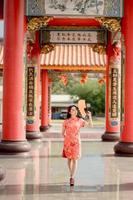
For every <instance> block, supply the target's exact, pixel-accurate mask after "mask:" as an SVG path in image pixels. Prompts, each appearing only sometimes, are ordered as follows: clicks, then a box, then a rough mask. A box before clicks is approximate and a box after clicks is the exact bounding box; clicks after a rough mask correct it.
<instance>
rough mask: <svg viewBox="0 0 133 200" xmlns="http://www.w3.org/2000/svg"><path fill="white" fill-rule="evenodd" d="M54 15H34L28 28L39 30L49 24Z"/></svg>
mask: <svg viewBox="0 0 133 200" xmlns="http://www.w3.org/2000/svg"><path fill="white" fill-rule="evenodd" d="M52 19H53V17H34V18H32V19H30V20H29V22H28V26H27V29H28V30H29V31H37V30H39V29H40V28H41V27H43V26H47V25H48V23H49V21H50V20H52Z"/></svg>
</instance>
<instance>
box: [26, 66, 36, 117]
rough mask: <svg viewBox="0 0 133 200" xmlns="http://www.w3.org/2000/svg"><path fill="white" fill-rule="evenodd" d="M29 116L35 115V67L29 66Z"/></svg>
mask: <svg viewBox="0 0 133 200" xmlns="http://www.w3.org/2000/svg"><path fill="white" fill-rule="evenodd" d="M27 70H28V71H27V116H29V117H33V116H34V86H35V83H34V73H35V69H34V67H28V68H27Z"/></svg>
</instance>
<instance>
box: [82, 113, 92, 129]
mask: <svg viewBox="0 0 133 200" xmlns="http://www.w3.org/2000/svg"><path fill="white" fill-rule="evenodd" d="M84 120H85V121H86V125H89V126H91V127H93V122H92V115H91V112H90V111H87V112H86V116H85V118H84Z"/></svg>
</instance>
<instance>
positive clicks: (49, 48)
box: [41, 44, 55, 54]
mask: <svg viewBox="0 0 133 200" xmlns="http://www.w3.org/2000/svg"><path fill="white" fill-rule="evenodd" d="M53 50H55V45H54V44H46V45H44V46H42V48H41V53H42V54H43V53H44V54H47V53H49V52H51V51H53Z"/></svg>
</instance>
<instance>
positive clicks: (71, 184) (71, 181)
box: [70, 178, 74, 186]
mask: <svg viewBox="0 0 133 200" xmlns="http://www.w3.org/2000/svg"><path fill="white" fill-rule="evenodd" d="M70 186H74V178H70Z"/></svg>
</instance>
